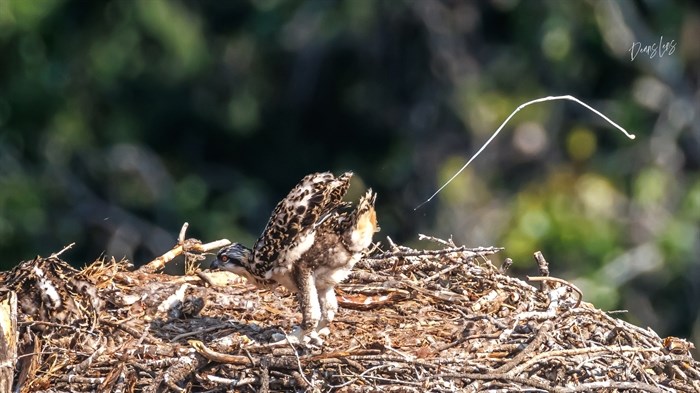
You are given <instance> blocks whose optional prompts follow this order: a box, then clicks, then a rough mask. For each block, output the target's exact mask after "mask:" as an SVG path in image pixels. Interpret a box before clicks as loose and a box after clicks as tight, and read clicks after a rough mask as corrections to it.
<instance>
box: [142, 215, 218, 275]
mask: <svg viewBox="0 0 700 393" xmlns="http://www.w3.org/2000/svg"><path fill="white" fill-rule="evenodd" d="M188 226H189V224H188V223H184V224H183V225H182V228H181V229H180V234H179V235H178V244H177V246H175V247H174V248H173V249H172V250H170V251H168V252H166V253H165V254H163V255H161V256H159V257H158V258H156V259H154V260H152V261H151V262H148V263H147V264H145V265H143V266H141V267H140V268H139V269H137V270H136V271H138V272H141V273H155V272H157V271H159V270H161V269H163V267H164V266H165V264H166V263H168V262H170V261H172V260H173V259H175V258H176V257H178V256H180V255H182V254H183V253H190V252H194V253H205V252H209V251H211V250H215V249H218V248H221V247H224V246H227V245H229V244H231V242H230V241H229V240H228V239H221V240H217V241H213V242H210V243H207V244H202V242H201V241H199V240H197V239H185V232H186V231H187V227H188Z"/></svg>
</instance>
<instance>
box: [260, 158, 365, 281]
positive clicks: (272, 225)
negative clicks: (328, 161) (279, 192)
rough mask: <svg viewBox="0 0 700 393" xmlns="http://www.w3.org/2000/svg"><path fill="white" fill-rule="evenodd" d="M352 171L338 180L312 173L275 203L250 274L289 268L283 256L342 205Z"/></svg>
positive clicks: (324, 174) (287, 261)
mask: <svg viewBox="0 0 700 393" xmlns="http://www.w3.org/2000/svg"><path fill="white" fill-rule="evenodd" d="M351 177H352V172H346V173H344V174H342V175H340V176H338V177H337V178H336V177H335V176H333V174H332V173H329V172H323V173H313V174H310V175H307V176H306V177H304V178H303V179H302V180H301V181H300V182H299V184H297V185H296V187H294V188H293V189H292V190H291V191H290V192H289V194H288V195H287V197H286V198H284V199H283V200H282V201H280V203H278V204H277V206H276V207H275V210H274V211H273V212H272V216H271V217H270V221H269V222H268V224H267V226H266V227H265V229H264V230H263V233H262V235H261V236H260V238H259V239H258V241H257V242H256V243H255V246H254V247H253V250H254V252H253V255H254V261H253V266H251V268H252V272H251V273H253V274H255V275H257V276H260V277H264V276H265V274H266V273H267V272H269V271H270V270H272V269H275V268H288V267H289V266H290V265H291V264H292V263H294V260H290V258H286V257H285V255H281V254H282V253H284V252H286V251H288V250H292V249H294V248H295V247H297V246H299V244H300V243H301V242H302V241H303V239H304V236H305V235H308V234H309V233H310V232H313V231H315V230H316V227H317V226H318V225H319V224H320V223H322V222H324V221H325V220H324V218H327V216H328V215H329V214H331V213H332V212H333V211H334V210H335V209H338V208H339V207H342V206H345V205H346V203H343V202H342V199H343V197H344V196H345V194H346V192H347V190H348V187H349V186H350V178H351Z"/></svg>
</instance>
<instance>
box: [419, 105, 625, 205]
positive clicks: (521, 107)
mask: <svg viewBox="0 0 700 393" xmlns="http://www.w3.org/2000/svg"><path fill="white" fill-rule="evenodd" d="M555 100H569V101H574V102H576V103H578V104H580V105H582V106H583V107H585V108H587V109H588V110H590V111H591V112H593V113H595V114H596V115H598V116H600V117H602V118H603V119H605V120H606V121H607V122H608V123H610V124H612V125H613V126H614V127H615V128H617V129H618V130H620V131H621V132H622V133H623V134H625V135H626V136H627V137H628V138H630V139H634V138H635V135H634V134H630V133H629V132H627V130H625V129H624V128H622V127H620V126H619V125H617V123H615V122H614V121H612V120H610V119H609V118H608V117H607V116H605V115H604V114H602V113H600V112H599V111H598V110H596V109H594V108H593V107H591V106H590V105H588V104H586V103H585V102H583V101H581V100H579V99H578V98H576V97H574V96H570V95H565V96H548V97H542V98H537V99H535V100H532V101H528V102H526V103H524V104H522V105H520V106H519V107H517V108H516V109H515V110H514V111H513V112H512V113H511V114H510V116H508V117H507V118H506V120H505V121H503V124H501V126H500V127H498V129H497V130H496V132H494V133H493V135H491V137H490V138H489V139H488V140H487V141H486V143H484V145H483V146H481V148H480V149H479V150H478V151H477V152H476V153H474V155H473V156H472V157H471V158H470V159H469V161H467V163H466V164H464V166H462V168H460V169H459V170H458V171H457V173H455V174H454V175H452V177H451V178H450V179H449V180H448V181H447V182H445V184H443V185H442V186H441V187H440V188H438V190H437V191H435V193H434V194H433V195H431V196H430V198H428V199H426V200H425V201H424V202H423V203H421V204H420V205H418V206H416V208H415V209H413V210H414V211H416V210H418V209H420V208H421V206H423V205H425V204H426V203H428V202H430V201H432V200H433V198H435V196H436V195H437V194H438V193H440V191H442V190H443V188H445V187H447V185H448V184H450V183H451V182H452V180H454V179H455V178H456V177H457V176H459V174H460V173H462V172H463V171H464V170H465V169H466V168H467V167H468V166H469V164H471V163H472V161H474V159H476V157H478V156H479V154H481V152H482V151H484V150H485V149H486V147H487V146H488V145H489V144H490V143H491V141H493V140H494V139H495V138H496V136H498V134H499V133H500V132H501V130H502V129H503V127H505V125H506V124H507V123H508V122H509V121H510V119H511V118H512V117H513V116H515V114H516V113H518V112H520V110H521V109H523V108H525V107H526V106H529V105H532V104H536V103H539V102H545V101H555Z"/></svg>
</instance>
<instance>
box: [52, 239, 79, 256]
mask: <svg viewBox="0 0 700 393" xmlns="http://www.w3.org/2000/svg"><path fill="white" fill-rule="evenodd" d="M73 246H75V242H73V243H71V244H69V245H67V246H65V247H63V249H62V250H61V251H59V252H55V253H53V254H51V257H53V258H58V256H59V255H61V254H63V253H64V252H66V251H68V250H70V249H71V248H73Z"/></svg>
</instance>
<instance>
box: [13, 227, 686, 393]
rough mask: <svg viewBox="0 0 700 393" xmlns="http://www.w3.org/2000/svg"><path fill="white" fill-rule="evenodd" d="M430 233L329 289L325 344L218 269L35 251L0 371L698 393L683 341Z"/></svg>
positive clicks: (364, 387) (124, 384)
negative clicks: (432, 245)
mask: <svg viewBox="0 0 700 393" xmlns="http://www.w3.org/2000/svg"><path fill="white" fill-rule="evenodd" d="M434 240H435V239H434ZM440 242H441V243H442V249H439V250H428V251H419V250H413V249H408V248H406V247H401V246H396V245H394V244H393V243H392V244H391V249H390V250H389V251H387V252H382V253H375V254H374V255H373V256H372V257H371V258H366V259H364V260H362V261H361V262H360V263H359V264H358V266H357V267H356V269H355V271H354V272H353V274H352V275H351V277H350V279H349V280H348V281H347V282H346V283H345V284H343V285H340V286H339V288H338V291H337V292H338V293H337V295H338V300H339V304H340V306H341V309H340V311H339V313H338V315H337V317H336V319H335V321H334V322H333V325H332V327H331V334H330V336H329V337H327V338H326V340H325V344H324V346H323V348H307V347H303V346H299V345H292V344H291V342H289V341H287V340H284V339H283V340H281V341H277V340H279V339H280V337H282V338H283V337H284V332H289V331H290V329H291V327H292V325H294V324H295V322H297V321H298V320H299V319H300V316H299V313H298V309H297V305H296V300H295V299H294V297H293V296H291V295H289V294H287V293H285V292H283V291H282V290H278V291H274V292H270V291H258V290H255V289H253V288H252V287H250V286H249V285H247V284H246V283H245V282H244V281H243V280H240V279H236V278H235V277H234V276H232V275H230V274H229V273H224V272H216V273H214V272H204V273H201V272H200V273H199V274H198V275H194V274H193V275H187V276H180V277H175V276H168V275H162V274H155V273H151V272H147V271H148V270H149V269H148V268H147V269H142V270H137V271H133V272H132V271H130V270H129V265H128V264H126V263H124V262H115V261H111V262H105V261H98V262H95V263H93V264H92V265H90V266H88V267H86V268H84V269H82V270H81V271H77V270H75V269H73V268H71V267H70V266H69V265H68V264H66V263H65V262H63V261H61V260H60V259H59V258H58V256H56V255H54V256H51V257H49V258H39V257H37V258H36V259H34V260H32V261H28V262H24V263H22V264H21V265H19V266H18V267H16V268H15V269H13V270H12V271H10V272H7V273H4V274H3V275H2V277H0V279H2V281H1V282H2V286H1V287H0V289H2V293H0V296H1V297H2V299H9V301H7V302H5V303H0V311H1V310H5V311H7V312H6V314H7V315H9V316H10V319H12V314H13V313H12V311H11V310H12V299H13V297H12V296H13V295H14V294H16V296H17V297H16V299H17V308H16V312H15V313H14V318H15V319H16V323H17V327H16V332H17V334H18V336H17V343H16V349H17V358H16V359H12V358H10V359H4V360H5V361H6V362H5V363H2V367H3V368H2V371H4V372H5V375H8V376H6V377H5V381H4V382H6V383H11V384H13V385H14V387H15V389H18V391H19V392H40V391H46V392H93V391H100V392H102V391H105V392H106V391H112V392H135V391H144V392H161V391H180V392H185V391H188V392H189V391H191V392H223V391H242V392H256V391H260V392H273V391H299V390H305V391H324V392H326V391H329V390H332V391H338V392H360V391H362V392H365V391H377V392H379V391H382V392H384V391H388V392H428V391H430V392H455V391H463V392H472V391H474V392H476V391H553V392H581V391H591V390H599V391H610V392H616V391H648V392H667V391H674V390H676V391H682V392H685V391H689V392H691V391H692V392H700V382H698V381H700V364H698V362H696V361H694V360H693V358H692V357H691V355H690V353H689V350H690V349H691V348H692V344H690V343H688V342H687V341H684V340H682V339H678V338H673V337H670V338H666V339H661V338H659V337H658V336H657V335H656V333H654V332H653V331H652V330H650V329H642V328H639V327H637V326H634V325H631V324H629V323H626V322H624V321H621V320H619V319H616V318H614V317H611V316H610V315H608V314H607V313H605V312H603V311H601V310H598V309H596V308H594V307H593V306H592V305H590V304H587V303H582V302H581V301H580V293H579V292H578V291H577V290H576V289H575V287H573V286H572V285H570V284H568V283H566V282H565V281H562V280H556V279H553V278H540V284H539V288H535V287H533V286H531V285H529V284H528V283H526V282H524V281H521V280H519V279H517V278H513V277H509V276H507V275H505V274H503V272H502V271H501V270H500V269H498V268H496V267H494V266H493V265H492V264H491V263H490V262H489V261H488V260H487V259H486V256H487V255H489V254H492V253H494V252H496V251H497V249H494V248H490V247H487V248H479V249H469V248H465V247H456V246H455V245H454V244H451V242H444V241H440ZM540 262H541V264H540V266H541V270H542V273H543V274H546V264H545V263H544V259H541V260H540ZM161 266H162V264H161ZM8 310H9V311H8ZM0 314H2V312H0ZM0 319H2V318H0ZM7 326H8V325H7V324H6V323H3V324H0V327H2V329H3V331H4V333H5V338H6V339H5V340H3V343H0V344H2V345H6V344H7V342H8V340H7V339H8V337H9V338H10V339H11V338H12V334H10V335H8V334H7V333H8V329H9V330H10V331H11V327H10V328H8V327H7ZM10 326H11V324H10ZM10 341H11V340H10ZM274 341H277V342H274ZM271 342H274V343H272V344H271ZM5 355H6V356H10V357H11V356H13V355H12V354H11V352H9V351H8V352H7V353H6V354H5ZM0 360H2V359H0ZM10 365H13V366H14V367H11V366H10ZM7 378H11V380H10V381H9V382H8V381H7ZM2 383H3V380H2V375H0V384H2Z"/></svg>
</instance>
